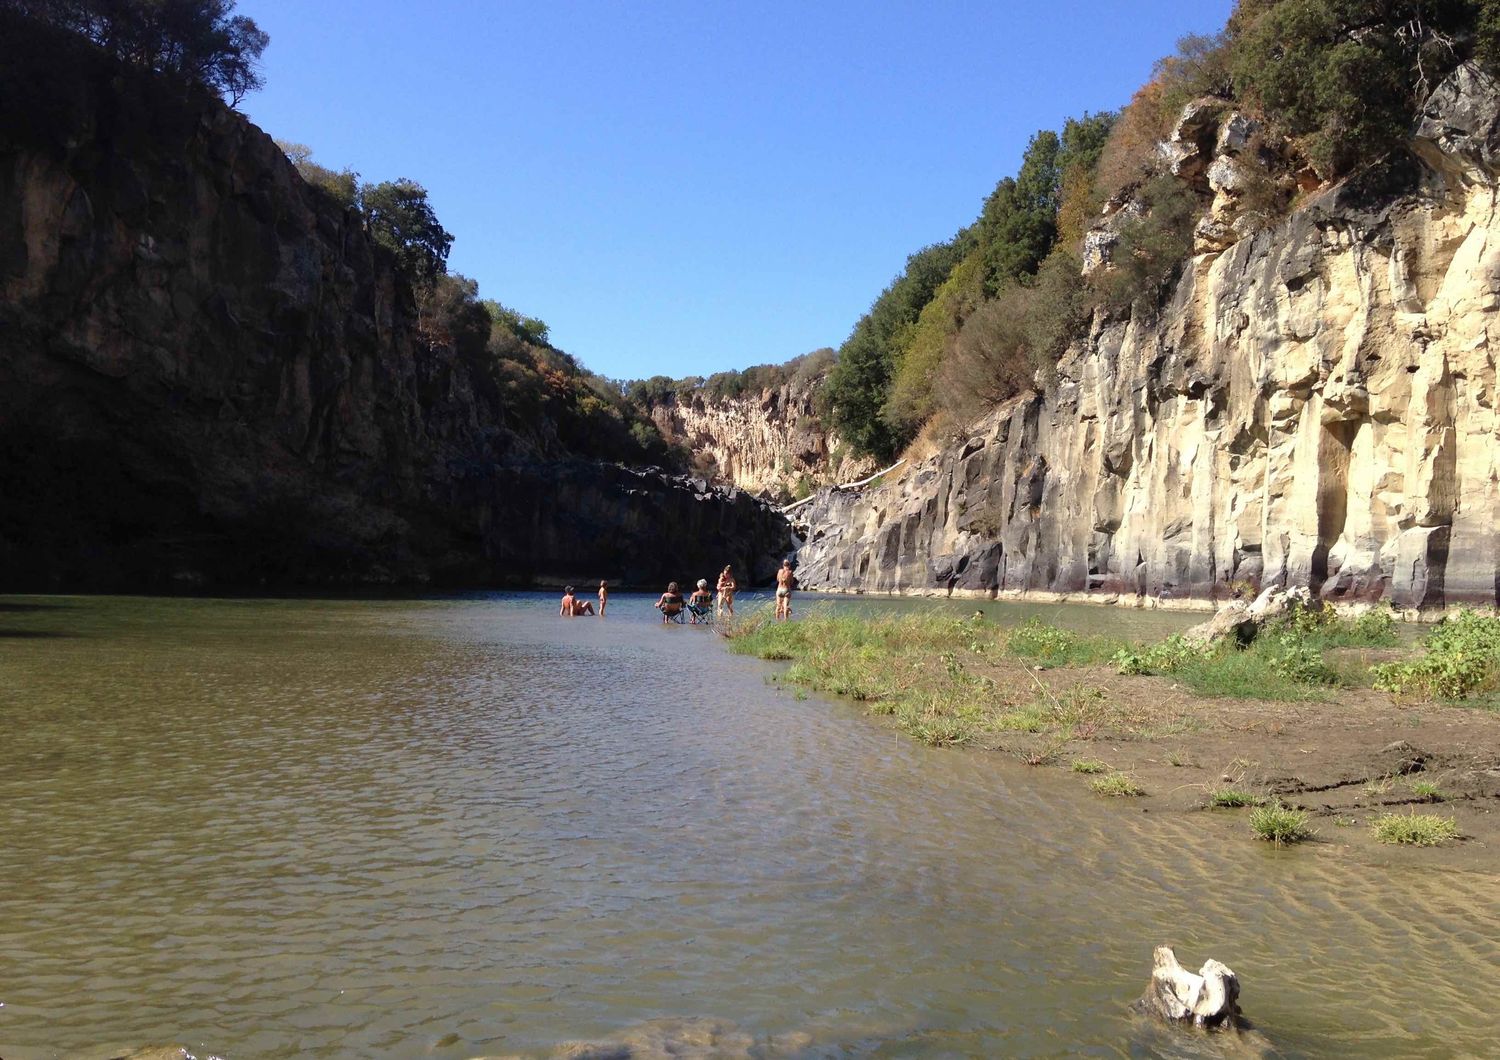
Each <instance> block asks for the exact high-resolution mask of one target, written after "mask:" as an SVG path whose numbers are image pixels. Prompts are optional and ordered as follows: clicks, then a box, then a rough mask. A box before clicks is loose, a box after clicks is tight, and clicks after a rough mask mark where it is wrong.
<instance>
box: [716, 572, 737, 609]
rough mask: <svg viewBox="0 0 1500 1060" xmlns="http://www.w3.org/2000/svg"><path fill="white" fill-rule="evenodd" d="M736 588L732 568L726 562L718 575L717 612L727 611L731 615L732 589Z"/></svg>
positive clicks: (732, 607) (732, 605)
mask: <svg viewBox="0 0 1500 1060" xmlns="http://www.w3.org/2000/svg"><path fill="white" fill-rule="evenodd" d="M736 588H737V586H736V585H735V583H734V569H733V568H732V567H730V566H729V565H727V564H726V565H725V567H724V571H723V573H722V574H720V575H719V602H718V606H717V607H716V608H715V610H716V611H717V612H718V613H719V614H723V613H724V612H725V611H728V612H729V614H730V616H731V617H733V615H734V590H735V589H736Z"/></svg>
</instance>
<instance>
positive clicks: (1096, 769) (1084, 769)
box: [1073, 758, 1109, 773]
mask: <svg viewBox="0 0 1500 1060" xmlns="http://www.w3.org/2000/svg"><path fill="white" fill-rule="evenodd" d="M1073 772H1075V773H1107V772H1109V766H1107V765H1105V764H1104V763H1103V762H1101V761H1099V760H1098V759H1097V758H1075V759H1073Z"/></svg>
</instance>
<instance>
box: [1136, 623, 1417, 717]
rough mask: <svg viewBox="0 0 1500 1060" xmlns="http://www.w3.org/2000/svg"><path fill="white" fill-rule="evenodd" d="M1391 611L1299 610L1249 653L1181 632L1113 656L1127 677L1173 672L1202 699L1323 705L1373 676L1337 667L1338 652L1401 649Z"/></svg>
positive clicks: (1272, 626)
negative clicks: (1331, 691) (1331, 654)
mask: <svg viewBox="0 0 1500 1060" xmlns="http://www.w3.org/2000/svg"><path fill="white" fill-rule="evenodd" d="M1396 641H1397V637H1396V619H1395V615H1394V614H1393V613H1392V612H1391V611H1390V609H1389V608H1383V609H1377V610H1371V611H1368V612H1365V613H1364V614H1361V615H1359V616H1357V617H1354V618H1344V617H1342V616H1340V615H1339V614H1338V613H1337V612H1335V611H1334V610H1333V609H1332V608H1330V607H1326V606H1323V605H1321V604H1320V605H1316V606H1313V607H1299V608H1296V609H1294V610H1293V611H1291V612H1290V613H1289V614H1287V615H1286V616H1284V617H1282V618H1280V619H1278V620H1276V621H1275V622H1271V623H1268V624H1267V625H1266V626H1265V628H1263V629H1262V630H1261V631H1260V635H1259V636H1257V637H1256V638H1255V641H1254V643H1252V644H1251V645H1250V646H1249V647H1248V648H1243V649H1242V648H1240V647H1239V646H1238V645H1237V644H1233V643H1227V642H1226V643H1219V644H1214V645H1204V644H1196V643H1194V642H1192V641H1190V640H1188V639H1187V638H1185V637H1183V636H1182V635H1180V634H1174V635H1173V636H1171V637H1168V638H1167V639H1166V640H1164V641H1161V642H1159V643H1157V644H1153V645H1151V646H1149V647H1136V648H1124V649H1121V650H1119V651H1117V652H1116V653H1115V655H1114V657H1113V658H1112V660H1111V661H1112V662H1113V663H1114V666H1115V669H1116V671H1117V672H1119V673H1122V674H1170V675H1172V676H1174V677H1176V678H1177V679H1178V680H1180V681H1181V682H1182V683H1183V684H1184V685H1186V686H1187V687H1188V688H1190V689H1191V690H1192V691H1194V692H1196V693H1197V694H1199V695H1202V696H1212V697H1232V698H1236V699H1267V700H1291V701H1296V700H1318V699H1322V698H1324V697H1325V691H1324V690H1325V689H1327V688H1330V687H1333V686H1337V685H1349V684H1363V683H1364V682H1365V679H1366V674H1367V671H1365V670H1362V669H1358V670H1356V669H1352V668H1350V667H1347V666H1344V667H1343V668H1336V667H1334V666H1331V665H1330V664H1329V663H1328V662H1327V661H1326V660H1325V659H1324V658H1323V653H1324V652H1325V651H1328V650H1329V649H1331V648H1347V647H1386V646H1390V645H1393V644H1395V643H1396Z"/></svg>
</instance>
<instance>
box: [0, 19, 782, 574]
mask: <svg viewBox="0 0 1500 1060" xmlns="http://www.w3.org/2000/svg"><path fill="white" fill-rule="evenodd" d="M505 422H506V409H505V407H504V401H503V400H502V396H501V394H500V392H499V390H498V388H497V386H496V384H495V380H494V376H493V373H492V372H491V371H490V370H489V366H488V365H487V364H486V363H485V362H484V357H483V355H482V354H479V353H475V352H473V351H467V352H466V351H460V350H457V349H453V348H437V349H433V348H430V347H429V346H428V344H426V343H424V342H422V341H420V340H419V338H418V336H417V329H416V311H415V308H414V300H413V295H412V292H411V290H410V288H409V286H408V285H407V284H406V282H405V281H404V279H403V278H402V277H401V276H400V274H399V273H398V272H397V271H396V270H395V269H394V266H393V263H392V261H391V259H390V258H389V256H388V255H387V254H386V253H385V252H384V251H382V250H380V249H379V248H377V247H376V246H375V245H374V243H373V241H372V240H371V239H370V238H369V237H368V235H367V234H366V232H365V231H364V229H363V226H362V224H361V221H360V218H359V215H358V214H357V213H354V212H352V211H345V210H343V209H341V208H339V207H338V206H337V205H335V204H333V203H332V202H331V201H330V200H329V199H327V198H326V197H325V196H323V195H321V194H319V193H318V192H317V191H316V190H314V189H312V188H309V187H308V186H306V185H305V184H304V183H303V182H302V180H301V178H300V177H299V176H298V175H297V173H296V171H295V169H294V168H293V167H292V166H291V164H290V163H289V162H288V161H287V159H286V157H285V156H284V155H283V154H282V153H281V151H280V150H279V149H278V148H277V147H276V146H275V144H274V143H273V142H272V141H271V140H270V138H269V137H267V136H266V135H265V134H264V133H262V132H261V131H260V130H259V129H257V128H256V127H255V126H253V125H251V124H250V123H249V122H247V121H245V120H244V118H243V117H241V116H240V115H238V114H237V113H234V112H233V111H230V110H228V109H227V108H225V107H224V106H223V104H222V103H221V102H220V101H219V100H217V99H216V98H214V97H212V96H211V95H209V94H207V93H205V92H202V91H197V90H192V89H187V88H183V87H180V86H174V85H172V84H170V83H168V82H166V81H163V80H161V79H158V78H154V77H150V76H145V75H143V74H141V73H139V72H137V71H132V70H129V69H126V68H123V67H121V66H120V65H119V64H117V63H114V62H112V61H110V60H107V59H105V58H104V57H102V56H99V55H96V54H94V53H92V52H90V51H87V50H85V49H81V48H78V47H77V46H75V45H74V44H73V42H71V41H70V40H68V39H67V38H64V37H60V36H57V35H54V34H50V33H47V32H45V31H42V30H40V29H37V28H34V27H31V26H29V25H28V24H25V23H18V22H16V21H14V20H11V19H8V18H7V19H6V20H5V21H4V22H0V498H3V503H0V586H5V587H11V588H17V587H52V586H76V587H83V588H113V587H152V586H160V585H167V584H173V583H176V584H189V585H201V584H239V585H255V584H329V583H358V582H373V583H387V582H419V583H420V582H428V581H440V582H462V583H469V584H473V583H486V582H515V581H525V580H526V579H527V578H529V577H530V576H532V575H536V574H552V573H559V574H580V575H581V574H584V573H592V574H596V575H598V576H607V577H614V578H631V579H636V580H647V579H649V580H651V581H655V580H658V579H660V578H664V577H667V576H671V577H681V576H683V575H685V574H686V573H688V572H689V571H702V572H708V571H712V570H717V569H719V568H720V567H722V566H723V564H724V563H725V562H731V561H732V562H735V563H736V564H737V565H738V566H740V567H741V569H743V570H747V571H759V572H761V573H762V574H763V575H764V574H768V573H769V569H770V567H771V566H772V565H773V564H774V562H775V560H776V559H777V558H779V555H780V554H781V552H782V551H783V550H784V547H785V540H786V531H785V524H784V522H783V521H782V520H781V519H780V517H779V516H777V515H775V513H773V512H771V511H769V510H768V509H766V508H765V506H764V505H760V504H758V503H756V502H754V501H753V500H752V499H750V498H749V497H746V496H744V495H742V494H733V493H730V492H726V491H713V490H708V489H705V488H702V484H701V483H697V484H695V483H693V482H691V481H689V480H684V479H674V478H671V477H669V476H666V475H664V474H656V473H638V472H631V471H627V470H624V469H621V468H617V467H613V466H610V465H602V464H598V463H594V462H589V461H581V460H567V459H562V460H556V459H551V458H553V457H557V456H559V454H557V453H555V452H545V451H544V450H545V448H546V447H545V446H542V445H539V444H538V440H537V439H533V438H529V437H527V436H526V435H524V434H518V433H516V432H515V431H512V430H508V429H506V428H505V427H503V426H501V425H502V424H504V423H505ZM561 455H562V456H564V457H565V456H566V454H561ZM544 456H545V457H547V458H548V459H544Z"/></svg>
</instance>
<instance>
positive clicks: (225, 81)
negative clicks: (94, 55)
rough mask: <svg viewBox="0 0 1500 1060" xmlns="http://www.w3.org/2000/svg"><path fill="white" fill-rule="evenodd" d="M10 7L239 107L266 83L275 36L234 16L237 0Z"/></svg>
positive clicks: (43, 2)
mask: <svg viewBox="0 0 1500 1060" xmlns="http://www.w3.org/2000/svg"><path fill="white" fill-rule="evenodd" d="M3 10H10V11H14V12H17V13H19V14H22V15H25V16H27V17H29V18H34V19H37V20H38V21H41V22H46V23H49V24H50V25H54V26H59V27H61V28H63V29H67V30H71V31H72V32H74V33H77V34H80V35H81V36H84V37H87V38H88V39H89V40H91V41H93V42H94V43H95V44H97V45H99V47H101V48H103V49H104V50H105V51H107V52H109V53H110V54H111V55H114V56H116V57H118V58H120V59H124V60H125V61H126V62H131V63H136V64H138V65H140V66H144V67H147V68H148V69H151V70H155V71H156V72H157V73H162V74H170V75H173V76H176V77H183V78H187V79H189V80H192V81H196V82H198V83H200V84H203V85H206V86H207V87H209V88H211V89H213V90H214V91H215V92H218V93H219V94H220V95H223V96H227V97H228V98H229V102H230V105H231V106H238V105H239V102H240V100H242V99H244V98H245V95H246V94H247V93H249V92H253V91H255V90H256V89H258V88H261V87H263V86H264V85H265V81H264V80H263V79H262V78H261V76H260V71H259V69H258V68H257V67H258V64H259V62H260V56H261V53H262V52H264V51H265V50H266V45H267V44H269V43H270V42H271V38H270V37H269V36H267V35H266V33H264V32H263V31H262V30H261V28H260V27H259V26H257V25H256V24H255V21H254V20H253V19H250V18H246V17H245V16H244V15H236V14H234V0H0V11H3Z"/></svg>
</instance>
